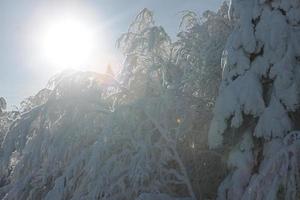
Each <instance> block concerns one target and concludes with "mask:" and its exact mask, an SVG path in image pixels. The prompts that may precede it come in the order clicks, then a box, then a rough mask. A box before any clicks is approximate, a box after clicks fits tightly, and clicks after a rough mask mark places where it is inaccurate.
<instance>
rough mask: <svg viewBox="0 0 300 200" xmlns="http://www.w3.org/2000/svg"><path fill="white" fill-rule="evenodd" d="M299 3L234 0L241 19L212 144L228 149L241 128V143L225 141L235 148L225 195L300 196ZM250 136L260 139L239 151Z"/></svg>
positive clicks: (227, 59)
mask: <svg viewBox="0 0 300 200" xmlns="http://www.w3.org/2000/svg"><path fill="white" fill-rule="evenodd" d="M299 7H300V2H299V1H296V0H287V1H285V0H274V1H265V0H232V1H231V4H230V14H231V19H232V20H235V21H236V26H235V29H234V30H233V33H232V34H231V36H230V37H229V39H228V41H227V46H226V49H225V53H224V58H223V61H222V69H223V81H222V83H221V88H220V92H219V97H218V98H217V101H216V105H215V110H214V118H213V120H212V122H211V127H210V131H209V138H208V139H209V140H208V142H209V146H210V147H211V148H220V147H222V146H223V143H224V138H223V137H228V136H225V135H227V134H226V133H231V132H235V133H236V134H235V135H234V137H236V138H234V139H233V141H237V142H233V144H231V145H230V146H226V147H224V148H227V149H229V150H231V151H230V152H231V153H230V155H229V158H228V162H229V164H230V165H229V169H230V173H229V175H228V176H227V177H226V178H225V179H224V181H223V183H222V184H221V185H220V187H219V192H218V198H219V199H276V198H279V196H280V197H282V198H283V199H298V197H299V196H298V195H299V191H300V190H299V183H300V182H299V171H298V169H299V156H298V157H297V155H299V138H298V137H296V136H295V135H298V133H299V132H298V130H297V129H296V127H297V126H295V125H296V124H298V122H297V121H295V120H296V119H295V118H294V117H292V116H293V115H294V114H295V112H298V110H299V106H300V99H299V98H300V87H299V84H300V79H299V78H300V73H299V48H300V43H299V38H300V37H299V28H300V24H299V23H298V22H299V20H300V16H299V14H298V13H299V12H297V11H298V9H299ZM296 10H297V11H296ZM245 116H247V117H245ZM249 118H250V119H249ZM229 135H230V134H229ZM231 135H232V134H231ZM291 135H293V137H291ZM245 136H247V137H250V138H252V140H253V141H255V142H254V144H255V145H254V146H253V147H252V148H248V150H247V151H244V152H239V150H238V149H237V148H236V147H237V146H239V145H241V144H244V143H245V141H244V140H245V139H244V140H241V138H245ZM287 138H290V139H287ZM291 138H293V139H291ZM286 140H290V142H289V144H286V142H285V141H286ZM226 145H228V144H226ZM246 149H247V148H246ZM262 154H263V156H262V157H261V156H260V155H262ZM243 163H244V165H243ZM257 168H258V171H257ZM254 169H255V170H254ZM245 191H246V192H245Z"/></svg>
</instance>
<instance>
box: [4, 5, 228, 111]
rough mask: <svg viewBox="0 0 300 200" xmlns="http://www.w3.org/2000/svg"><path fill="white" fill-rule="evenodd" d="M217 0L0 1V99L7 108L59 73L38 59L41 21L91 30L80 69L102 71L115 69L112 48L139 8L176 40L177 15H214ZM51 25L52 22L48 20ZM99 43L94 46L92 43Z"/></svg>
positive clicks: (119, 59)
mask: <svg viewBox="0 0 300 200" xmlns="http://www.w3.org/2000/svg"><path fill="white" fill-rule="evenodd" d="M222 1H223V0H1V1H0V96H2V97H4V98H5V99H6V100H7V103H8V105H9V108H10V109H11V108H12V106H13V105H16V106H18V104H19V103H20V102H21V100H23V99H24V98H26V97H28V96H31V95H34V94H35V93H37V92H38V91H39V90H40V89H42V88H44V87H45V86H46V84H47V81H48V80H49V78H51V77H52V76H53V75H54V74H56V73H58V72H59V68H55V67H53V66H52V65H53V64H50V63H49V61H47V60H45V59H44V58H43V57H41V56H40V52H39V51H40V49H39V48H38V46H39V45H38V42H37V41H38V38H39V34H40V33H41V32H42V30H43V29H45V28H47V23H49V22H51V20H52V21H53V19H56V22H57V21H59V20H60V19H62V18H63V17H62V16H65V14H66V13H67V14H71V15H73V16H77V17H78V18H80V19H82V21H85V22H86V23H87V24H89V25H90V26H91V27H94V28H95V30H97V31H96V33H97V34H98V35H99V37H98V38H99V40H97V49H95V51H94V55H93V56H94V57H93V59H91V61H90V62H89V63H86V66H85V70H94V71H100V72H101V71H103V69H104V68H106V67H105V66H107V64H109V63H110V64H112V65H114V67H116V66H117V67H116V68H118V67H121V63H122V56H121V54H120V52H119V51H118V50H117V49H116V48H115V43H116V40H117V39H118V37H119V36H120V35H121V34H122V33H124V32H126V31H127V30H128V26H129V25H130V23H131V22H132V21H133V20H134V18H135V16H136V15H137V14H138V13H139V11H141V10H142V9H143V8H148V9H150V10H151V11H153V12H154V18H155V22H156V24H157V25H161V26H163V27H164V28H165V30H166V31H167V33H168V34H169V35H170V36H171V37H172V39H174V40H175V39H176V33H177V32H178V26H179V23H180V16H181V14H180V12H181V11H184V10H192V11H195V12H197V13H199V14H201V13H202V12H203V11H205V10H208V9H209V10H214V11H216V10H217V9H218V8H219V6H220V5H221V3H222ZM53 22H55V21H53ZM98 43H99V44H98Z"/></svg>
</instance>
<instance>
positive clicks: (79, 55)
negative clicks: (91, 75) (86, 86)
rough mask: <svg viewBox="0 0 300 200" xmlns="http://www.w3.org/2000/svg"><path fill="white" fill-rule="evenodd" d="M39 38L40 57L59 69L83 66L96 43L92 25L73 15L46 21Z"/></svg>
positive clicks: (89, 57)
mask: <svg viewBox="0 0 300 200" xmlns="http://www.w3.org/2000/svg"><path fill="white" fill-rule="evenodd" d="M40 38H41V39H40V54H41V55H42V58H43V59H45V60H46V61H47V62H48V63H50V64H52V65H53V66H55V67H56V68H60V69H62V68H79V69H80V68H83V66H84V65H87V64H88V62H89V59H91V57H92V56H93V53H94V51H95V48H96V46H97V45H98V42H97V35H96V31H95V30H93V27H92V26H91V25H89V24H88V23H84V21H82V20H80V19H77V18H75V17H64V18H61V19H57V20H54V21H51V22H48V23H47V24H46V25H45V28H44V30H43V31H42V33H41V37H40Z"/></svg>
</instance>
